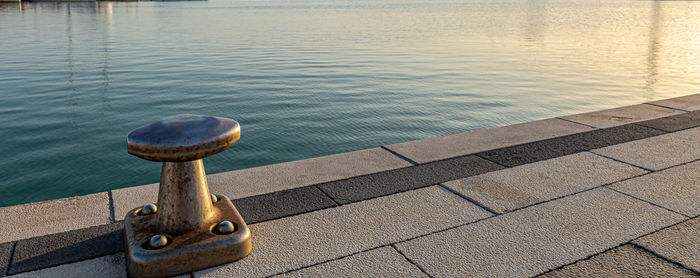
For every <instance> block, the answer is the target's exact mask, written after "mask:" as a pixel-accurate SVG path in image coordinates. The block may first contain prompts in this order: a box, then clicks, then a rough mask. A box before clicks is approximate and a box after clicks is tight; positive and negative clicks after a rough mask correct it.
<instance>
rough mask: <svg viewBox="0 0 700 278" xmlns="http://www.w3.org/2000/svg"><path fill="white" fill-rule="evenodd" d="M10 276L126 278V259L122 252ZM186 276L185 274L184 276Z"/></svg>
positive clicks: (20, 277)
mask: <svg viewBox="0 0 700 278" xmlns="http://www.w3.org/2000/svg"><path fill="white" fill-rule="evenodd" d="M9 277H12V278H24V277H27V278H29V277H32V278H40V277H46V278H62V277H66V278H68V277H95V278H98V277H115V278H118V277H124V278H126V277H127V275H126V259H125V258H124V253H117V254H114V255H109V256H104V257H99V258H94V259H90V260H85V261H80V262H75V263H71V264H64V265H60V266H56V267H51V268H45V269H41V270H37V271H32V272H24V273H20V274H17V275H13V276H9ZM185 277H186V276H185Z"/></svg>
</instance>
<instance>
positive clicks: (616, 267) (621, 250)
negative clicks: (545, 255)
mask: <svg viewBox="0 0 700 278" xmlns="http://www.w3.org/2000/svg"><path fill="white" fill-rule="evenodd" d="M537 277H540V278H555V277H581V278H588V277H601V278H603V277H605V278H607V277H679V278H680V277H697V276H696V275H695V274H694V273H693V272H692V271H689V270H687V269H684V268H682V267H680V266H678V265H675V264H672V263H669V262H667V261H665V260H663V259H661V258H659V257H657V256H654V255H653V254H651V253H649V252H646V251H644V250H641V249H639V248H637V247H635V246H633V245H631V244H625V245H623V246H620V247H617V248H615V249H611V250H608V251H605V252H604V253H601V254H598V255H595V256H593V257H591V258H589V259H586V260H582V261H579V262H577V263H575V264H572V265H567V266H565V267H563V268H561V269H557V270H554V271H552V272H549V273H546V274H544V275H541V276H537Z"/></svg>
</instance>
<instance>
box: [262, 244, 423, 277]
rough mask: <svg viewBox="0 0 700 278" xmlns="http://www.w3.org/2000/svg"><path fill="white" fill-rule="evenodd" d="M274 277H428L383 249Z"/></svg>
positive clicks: (392, 252) (391, 251) (386, 249)
mask: <svg viewBox="0 0 700 278" xmlns="http://www.w3.org/2000/svg"><path fill="white" fill-rule="evenodd" d="M274 277H279V278H282V277H284V278H291V277H348V278H350V277H428V276H427V275H425V273H423V272H421V271H420V269H418V268H417V267H416V266H415V265H413V264H411V263H409V262H408V261H406V259H405V258H404V257H403V256H401V254H399V253H398V252H396V250H394V248H391V247H382V248H377V249H373V250H370V251H366V252H362V253H359V254H355V255H352V256H349V257H345V258H342V259H340V260H335V261H330V262H327V263H323V264H320V265H315V266H312V267H309V268H304V269H301V270H297V271H293V272H290V273H287V274H283V275H277V276H274Z"/></svg>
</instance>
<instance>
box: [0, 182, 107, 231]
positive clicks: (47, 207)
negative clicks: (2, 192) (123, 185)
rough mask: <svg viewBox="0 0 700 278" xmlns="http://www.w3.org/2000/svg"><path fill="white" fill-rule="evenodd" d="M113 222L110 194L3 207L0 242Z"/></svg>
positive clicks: (0, 212)
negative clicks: (108, 195) (111, 219)
mask: <svg viewBox="0 0 700 278" xmlns="http://www.w3.org/2000/svg"><path fill="white" fill-rule="evenodd" d="M109 222H110V211H109V198H108V197H107V193H106V192H102V193H97V194H91V195H85V196H78V197H72V198H66V199H60V200H51V201H45V202H38V203H31V204H24V205H17V206H11V207H1V208H0V242H7V241H14V240H18V239H24V238H30V237H36V236H42V235H47V234H54V233H60V232H65V231H70V230H77V229H81V228H86V227H90V226H97V225H102V224H108V223H109Z"/></svg>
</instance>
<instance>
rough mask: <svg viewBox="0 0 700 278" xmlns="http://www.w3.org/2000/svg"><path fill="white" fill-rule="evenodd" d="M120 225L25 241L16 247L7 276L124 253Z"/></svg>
mask: <svg viewBox="0 0 700 278" xmlns="http://www.w3.org/2000/svg"><path fill="white" fill-rule="evenodd" d="M123 225H124V224H123V223H122V222H117V223H113V224H109V225H102V226H98V227H93V228H86V229H81V230H78V231H72V232H64V233H59V234H51V235H47V236H42V237H36V238H30V239H24V240H20V241H18V242H17V246H16V247H15V253H14V257H13V259H12V265H10V271H9V273H10V274H15V273H20V272H25V271H30V270H35V269H41V268H46V267H51V266H56V265H61V264H65V263H69V262H75V261H78V260H82V259H86V258H94V257H98V256H102V255H104V254H112V253H116V252H120V251H123V250H124V237H123V233H124V232H123V229H122V228H123Z"/></svg>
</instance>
